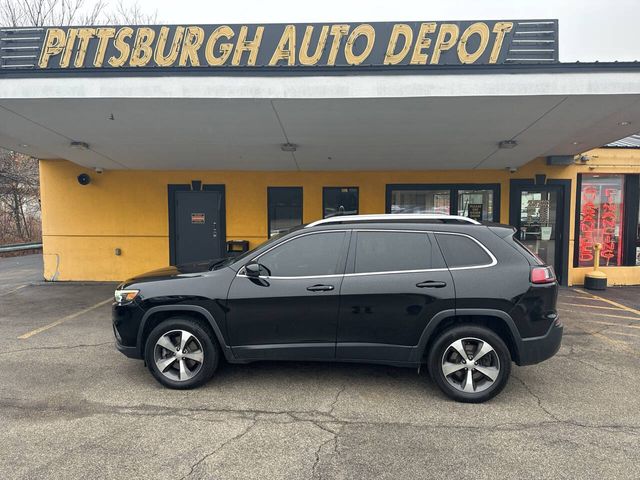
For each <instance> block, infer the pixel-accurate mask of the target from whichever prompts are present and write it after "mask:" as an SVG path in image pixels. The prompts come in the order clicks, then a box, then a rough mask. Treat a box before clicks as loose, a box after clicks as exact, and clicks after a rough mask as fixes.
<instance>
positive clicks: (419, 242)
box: [355, 232, 432, 273]
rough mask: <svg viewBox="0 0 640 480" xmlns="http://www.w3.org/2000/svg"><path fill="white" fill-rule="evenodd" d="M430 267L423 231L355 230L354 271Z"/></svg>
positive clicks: (426, 237)
mask: <svg viewBox="0 0 640 480" xmlns="http://www.w3.org/2000/svg"><path fill="white" fill-rule="evenodd" d="M428 268H432V261H431V242H430V241H429V237H428V235H427V234H426V233H409V232H406V233H405V232H358V240H357V242H356V266H355V271H356V273H367V272H389V271H400V270H423V269H428Z"/></svg>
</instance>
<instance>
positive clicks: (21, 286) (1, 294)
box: [0, 285, 29, 297]
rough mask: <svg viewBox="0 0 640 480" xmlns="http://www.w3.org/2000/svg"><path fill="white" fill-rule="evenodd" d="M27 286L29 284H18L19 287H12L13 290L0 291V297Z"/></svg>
mask: <svg viewBox="0 0 640 480" xmlns="http://www.w3.org/2000/svg"><path fill="white" fill-rule="evenodd" d="M28 286H29V285H20V286H19V287H17V288H14V289H13V290H9V291H8V292H3V293H0V297H4V296H5V295H9V294H11V293H14V292H17V291H18V290H21V289H23V288H24V287H28Z"/></svg>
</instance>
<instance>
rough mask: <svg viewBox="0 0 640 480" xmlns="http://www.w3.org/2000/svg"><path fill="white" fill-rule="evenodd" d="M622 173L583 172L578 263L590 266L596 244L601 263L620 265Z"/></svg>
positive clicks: (604, 264) (603, 264) (582, 265)
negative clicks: (592, 173) (599, 249)
mask: <svg viewBox="0 0 640 480" xmlns="http://www.w3.org/2000/svg"><path fill="white" fill-rule="evenodd" d="M623 198H624V175H597V174H594V175H591V174H584V175H582V189H581V191H580V238H579V244H578V265H579V266H581V267H589V266H592V265H593V261H594V251H593V247H594V245H595V244H596V243H601V244H602V250H601V251H600V264H601V265H602V266H611V265H622V225H623V224H622V218H623V217H622V215H623V207H624V205H623Z"/></svg>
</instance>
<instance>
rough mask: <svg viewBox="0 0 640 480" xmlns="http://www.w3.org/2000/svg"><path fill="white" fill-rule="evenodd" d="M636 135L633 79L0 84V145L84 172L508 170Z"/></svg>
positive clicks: (565, 76) (638, 90)
mask: <svg viewBox="0 0 640 480" xmlns="http://www.w3.org/2000/svg"><path fill="white" fill-rule="evenodd" d="M638 130H640V70H638V69H631V70H628V71H620V72H617V71H605V72H597V71H595V72H584V71H579V72H576V73H573V72H570V71H567V72H554V73H519V74H515V75H514V74H508V73H487V74H482V75H478V74H475V75H474V74H440V75H345V76H337V75H335V76H290V77H275V76H268V77H258V76H173V77H171V76H152V77H145V76H142V77H131V76H128V77H106V78H105V77H91V78H88V77H39V78H11V77H8V78H0V146H2V147H5V148H10V149H14V150H17V151H21V152H24V153H27V154H30V155H33V156H35V157H38V158H45V159H48V158H63V159H68V160H71V161H73V162H75V163H77V164H79V165H83V166H85V167H90V168H95V167H100V168H106V169H169V170H178V169H180V170H182V169H198V170H390V169H394V170H395V169H409V170H430V169H475V168H478V169H493V168H510V167H519V166H521V165H523V164H524V163H526V162H528V161H530V160H532V159H534V158H536V157H540V156H546V155H575V154H579V153H581V152H584V151H587V150H589V149H591V148H594V147H598V146H601V145H604V144H606V143H609V142H611V141H614V140H617V139H619V138H623V137H625V136H627V135H630V134H632V133H635V132H636V131H638ZM502 140H514V141H515V142H516V143H517V145H516V146H515V148H511V149H504V148H499V145H498V144H499V142H500V141H502ZM72 142H85V143H86V144H88V146H89V149H82V148H80V149H78V148H73V147H72V146H71V143H72ZM284 143H292V144H296V145H297V149H296V151H295V152H290V151H283V150H282V149H281V145H282V144H284Z"/></svg>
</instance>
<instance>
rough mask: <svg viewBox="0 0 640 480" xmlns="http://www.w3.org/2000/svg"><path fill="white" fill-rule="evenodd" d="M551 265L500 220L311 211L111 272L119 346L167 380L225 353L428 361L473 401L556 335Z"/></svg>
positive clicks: (449, 386)
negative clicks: (189, 257)
mask: <svg viewBox="0 0 640 480" xmlns="http://www.w3.org/2000/svg"><path fill="white" fill-rule="evenodd" d="M557 293H558V284H557V282H556V279H555V276H554V273H553V270H552V269H551V267H549V266H547V265H544V263H543V262H542V261H541V260H540V259H539V258H538V257H537V256H535V255H534V254H532V253H531V252H530V251H529V250H527V249H526V248H525V247H524V246H522V245H521V244H520V243H519V242H518V241H517V239H516V238H515V237H514V229H513V228H512V227H509V226H505V225H498V224H480V223H478V222H476V221H474V220H471V219H468V218H464V217H455V216H428V215H360V216H342V217H332V218H328V219H325V220H320V221H318V222H314V223H311V224H308V225H305V226H301V227H297V228H295V229H294V230H291V231H289V232H286V233H284V234H281V235H278V236H277V237H274V238H271V239H270V240H268V241H267V242H265V243H264V244H262V245H261V246H259V247H258V248H256V249H255V250H252V251H250V252H248V253H245V254H243V255H242V256H239V257H235V258H228V259H224V260H220V261H217V262H208V263H202V264H195V265H193V264H192V265H185V266H178V267H170V268H167V269H164V270H158V271H154V272H151V273H147V274H144V275H140V276H138V277H136V278H133V279H131V280H128V281H126V282H124V283H123V284H121V285H120V286H118V289H117V290H116V293H115V297H116V301H115V303H114V305H113V329H114V333H115V336H116V345H117V348H118V349H119V350H120V351H121V352H123V353H124V354H125V355H127V356H129V357H132V358H141V359H142V358H143V359H144V360H145V362H146V364H147V366H148V367H149V370H151V373H152V374H153V375H154V376H155V377H156V379H157V380H158V381H159V382H160V383H162V384H163V385H165V386H167V387H171V388H192V387H196V386H199V385H202V384H203V383H205V382H206V381H208V380H209V379H210V378H211V377H212V375H213V374H214V372H215V370H216V367H217V366H218V362H219V361H220V360H221V357H222V356H224V358H225V359H226V360H227V361H228V362H229V363H248V362H252V361H256V360H319V361H339V362H368V363H380V364H388V365H395V366H399V367H413V368H420V366H421V365H423V364H426V366H427V367H428V370H429V372H430V374H431V377H432V378H433V380H434V381H435V383H436V384H437V385H438V386H439V387H440V388H441V389H442V391H443V392H444V393H446V394H447V395H449V396H450V397H452V398H454V399H456V400H459V401H463V402H482V401H484V400H487V399H489V398H491V397H493V396H494V395H496V394H498V393H499V392H500V391H501V390H502V389H503V388H504V386H505V384H506V382H507V379H508V377H509V372H510V370H511V362H512V361H514V362H516V363H517V364H518V365H530V364H533V363H537V362H541V361H542V360H545V359H547V358H549V357H551V356H553V355H554V354H555V353H556V352H557V351H558V349H559V348H560V342H561V339H562V326H561V324H560V323H559V321H558V315H557V312H556V297H557Z"/></svg>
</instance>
